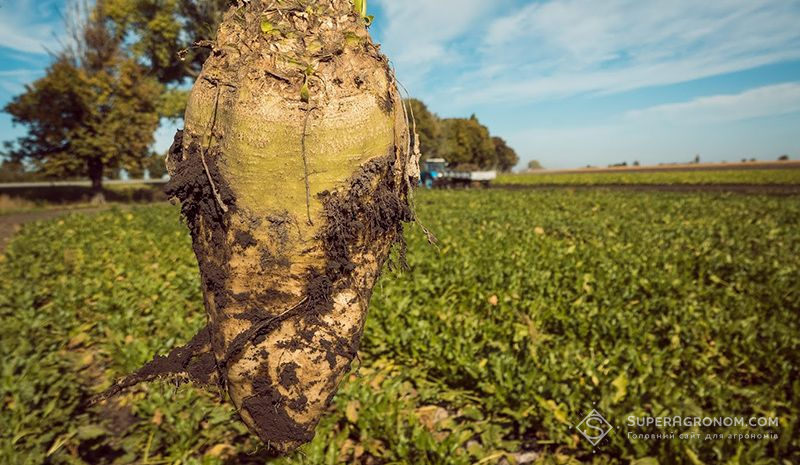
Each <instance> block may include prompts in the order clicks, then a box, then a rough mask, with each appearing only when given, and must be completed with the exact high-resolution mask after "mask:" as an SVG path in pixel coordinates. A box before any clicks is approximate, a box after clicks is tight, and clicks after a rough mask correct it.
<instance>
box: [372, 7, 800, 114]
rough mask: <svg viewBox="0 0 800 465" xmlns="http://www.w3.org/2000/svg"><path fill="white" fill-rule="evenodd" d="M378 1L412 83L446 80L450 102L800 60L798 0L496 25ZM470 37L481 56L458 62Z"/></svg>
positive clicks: (663, 80)
mask: <svg viewBox="0 0 800 465" xmlns="http://www.w3.org/2000/svg"><path fill="white" fill-rule="evenodd" d="M381 1H382V4H383V5H384V7H385V8H386V11H387V12H388V16H389V28H388V29H387V30H386V31H385V32H384V34H383V38H384V41H385V42H386V43H387V45H388V46H389V47H391V48H392V49H397V50H401V53H399V54H398V55H399V57H400V59H399V61H401V62H402V64H406V62H408V63H416V64H417V66H419V68H418V69H416V70H415V73H421V72H422V73H426V74H427V75H428V76H443V75H446V76H448V79H449V83H450V86H449V87H450V89H451V90H450V93H449V94H448V93H446V92H445V93H439V97H438V98H440V99H441V100H442V101H445V102H453V101H456V100H459V101H462V102H469V103H470V104H478V103H502V102H512V101H513V102H520V101H536V100H541V99H553V98H561V97H568V96H572V95H577V94H585V93H600V94H608V93H617V92H623V91H627V90H632V89H639V88H645V87H653V86H660V85H668V84H675V83H681V82H687V81H692V80H696V79H699V78H705V77H710V76H715V75H720V74H726V73H731V72H736V71H741V70H746V69H752V68H755V67H759V66H764V65H768V64H773V63H778V62H783V61H788V60H794V59H800V28H798V27H797V24H800V0H761V1H758V2H753V1H751V0H727V1H724V2H723V1H710V2H696V1H694V0H674V1H670V2H661V1H655V0H649V1H648V0H605V1H602V2H598V1H596V0H549V1H541V2H538V1H537V2H534V3H530V4H528V5H527V6H524V7H522V8H516V9H515V10H513V11H507V14H505V15H501V16H497V17H494V18H492V17H491V13H492V11H498V9H493V10H488V9H485V8H481V7H480V6H478V4H479V3H483V4H485V5H488V4H491V3H493V2H473V1H466V2H453V1H446V2H441V5H442V9H443V10H447V11H448V14H449V15H439V14H430V15H428V13H423V11H424V10H420V8H428V9H430V7H423V6H421V4H422V2H421V1H417V0H414V1H409V2H405V1H404V2H395V1H391V2H390V1H389V0H381ZM432 3H436V2H432ZM501 3H502V2H501ZM435 8H439V7H438V6H437V7H435ZM451 8H452V10H451ZM506 10H508V9H507V8H506ZM453 12H455V13H456V17H455V18H454V17H453V16H452V14H453ZM395 15H396V17H394V16H395ZM487 15H488V16H487ZM477 18H481V20H480V21H477ZM465 31H468V32H469V35H470V36H472V37H473V40H476V42H475V44H474V45H475V47H474V49H473V50H470V49H467V52H466V53H461V54H459V53H453V50H454V47H453V46H452V40H453V39H454V38H457V37H459V36H460V35H461V34H464V33H465ZM398 55H396V56H395V58H396V59H398V58H397V56H398ZM442 58H444V60H442ZM415 60H416V61H415ZM400 70H401V77H403V74H404V73H406V72H408V67H406V66H401V67H400Z"/></svg>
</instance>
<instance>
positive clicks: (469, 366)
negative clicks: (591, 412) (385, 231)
mask: <svg viewBox="0 0 800 465" xmlns="http://www.w3.org/2000/svg"><path fill="white" fill-rule="evenodd" d="M417 205H418V215H419V217H420V219H421V220H422V222H423V224H425V225H426V226H427V227H428V228H430V229H431V230H432V231H434V232H435V233H436V235H437V237H438V238H439V244H438V248H434V247H431V246H429V245H428V243H427V241H426V240H425V237H424V235H423V234H422V233H421V231H420V230H419V228H418V227H416V226H413V227H412V226H409V227H408V234H407V237H408V252H407V261H408V264H409V267H410V269H409V270H400V271H387V272H385V274H384V276H383V278H382V279H381V281H380V282H379V284H378V285H377V286H376V288H375V291H374V296H373V299H372V307H371V309H370V315H369V320H368V323H367V328H366V330H365V334H364V340H363V343H362V350H361V352H360V358H359V360H357V361H356V363H355V368H354V370H353V373H352V374H351V375H350V376H349V378H348V379H347V380H346V382H345V383H344V384H343V386H342V388H341V390H340V391H339V393H338V394H337V396H336V398H335V401H334V405H333V406H332V408H331V412H330V414H329V415H328V416H326V417H325V419H324V420H323V421H322V423H321V425H320V427H319V429H318V431H317V436H316V438H315V439H314V441H313V442H312V443H311V444H309V445H308V446H307V447H305V448H303V450H302V453H299V454H297V455H296V456H293V457H291V458H288V459H282V460H279V461H277V462H275V463H280V464H290V463H301V464H332V463H341V462H346V463H354V462H362V463H413V464H469V463H478V462H480V463H515V461H518V460H520V459H521V458H522V457H523V456H522V455H520V454H521V453H527V452H530V451H533V452H536V453H537V454H538V455H537V456H535V457H534V458H535V461H534V463H537V464H555V463H559V464H564V463H594V464H598V465H599V464H614V463H620V464H621V463H629V462H631V461H634V460H638V461H636V462H634V463H637V464H639V465H643V464H654V463H661V464H671V463H676V464H696V463H706V464H711V463H729V464H786V463H799V462H800V431H799V430H800V421H799V418H800V400H799V399H800V376H798V367H800V355H798V354H800V280H798V276H800V261H798V260H797V257H798V256H800V199H798V198H795V197H764V196H739V195H719V194H717V195H714V194H669V193H655V192H637V193H634V194H631V193H625V192H613V191H598V192H593V191H578V192H568V191H564V190H543V191H535V192H533V191H531V192H528V191H524V192H523V191H520V192H507V191H460V192H459V191H434V192H420V193H419V194H418V195H417ZM204 323H205V315H204V310H203V307H202V297H201V293H200V288H199V276H198V271H197V269H196V263H195V261H194V257H193V255H192V252H191V247H190V239H189V236H188V232H187V231H186V228H185V226H184V225H182V224H181V222H180V219H179V215H178V211H177V208H175V207H172V206H149V207H138V208H133V209H131V210H126V211H121V210H113V211H108V212H103V213H99V214H96V215H93V216H82V215H78V214H75V215H70V216H68V217H66V218H64V219H61V220H56V221H51V222H46V223H39V224H32V225H28V226H26V227H25V228H24V229H23V231H22V232H21V233H20V234H19V235H18V236H17V237H16V238H15V239H14V241H13V242H12V243H11V245H10V246H9V248H8V249H7V251H6V255H5V257H4V259H3V260H2V262H0V348H2V354H3V363H2V375H1V377H0V401H2V402H3V404H2V411H1V412H0V463H9V464H16V463H21V464H23V463H31V464H34V463H52V464H84V463H86V464H104V463H108V464H112V463H113V464H132V463H137V464H139V463H147V464H176V463H180V464H219V463H265V462H267V458H266V456H265V454H264V453H263V452H262V451H261V450H260V449H259V444H258V442H257V440H255V439H254V438H252V437H250V435H249V434H248V433H247V431H246V430H245V428H244V426H243V425H242V424H241V423H240V422H239V421H238V420H237V419H236V414H235V412H233V411H232V410H231V408H230V407H229V406H228V405H227V404H225V403H221V402H220V401H219V400H218V397H219V396H217V395H215V394H214V393H207V392H204V391H201V390H198V389H195V388H193V387H192V386H181V388H180V389H176V388H175V384H174V382H169V381H164V382H157V383H151V384H149V385H143V386H140V387H137V388H136V389H134V390H133V391H132V392H131V393H129V394H126V395H123V396H121V397H120V398H119V399H118V401H117V404H116V405H100V406H94V407H87V406H86V399H87V398H88V397H89V396H90V395H91V394H93V393H96V392H99V391H100V390H102V389H103V388H104V387H106V386H108V385H109V383H110V382H111V381H112V380H113V379H114V378H115V377H117V376H120V375H122V374H124V373H127V372H130V371H131V370H132V369H134V368H136V367H138V366H139V365H141V364H142V363H143V362H145V361H146V360H147V358H148V357H149V356H150V354H152V353H153V352H161V353H166V352H167V351H168V350H169V349H170V348H171V347H175V346H177V345H179V344H182V343H184V342H186V340H187V339H188V338H189V337H191V335H193V334H194V333H195V331H196V330H197V329H198V328H200V327H201V326H202V325H203V324H204ZM593 403H596V404H593ZM591 408H597V409H598V411H600V412H601V413H602V414H603V415H604V416H605V418H606V419H608V420H609V422H611V423H612V424H613V425H615V426H619V429H617V430H616V431H615V432H614V433H613V434H612V435H610V436H609V437H608V438H609V443H608V444H605V445H603V446H602V448H601V449H600V450H597V452H595V453H593V452H592V448H591V446H590V445H589V444H588V442H587V441H586V440H584V439H582V438H580V437H579V436H578V435H577V434H576V433H575V432H574V430H573V429H570V425H571V424H572V423H575V422H576V421H579V420H580V419H581V413H580V412H584V413H585V412H586V411H587V410H588V409H591ZM629 415H652V416H674V415H680V416H741V417H745V418H749V417H778V418H779V419H780V420H779V425H778V426H777V427H772V428H767V429H766V430H769V431H771V432H772V433H773V434H777V435H778V438H777V439H770V440H764V439H759V440H742V441H736V440H727V439H725V440H715V441H705V440H703V438H702V437H704V436H705V434H706V433H713V434H718V433H724V434H725V435H726V436H727V434H729V433H731V434H733V433H736V434H738V433H746V432H751V431H752V430H747V429H745V430H743V429H741V428H736V427H731V428H710V429H709V428H702V427H701V428H688V429H681V428H673V429H672V430H674V431H675V433H676V434H675V438H674V439H668V440H666V439H661V440H649V441H647V440H636V439H629V438H628V437H627V433H629V432H632V433H636V434H639V433H656V432H667V430H655V429H652V430H647V429H638V428H637V427H629V426H627V417H628V416H629ZM690 430H691V431H698V432H700V433H702V437H701V439H699V440H697V439H695V440H681V439H679V438H678V434H680V433H684V432H689V431H690ZM766 430H765V429H761V430H759V432H765V431H766ZM527 457H528V458H531V457H533V456H530V455H528V456H527Z"/></svg>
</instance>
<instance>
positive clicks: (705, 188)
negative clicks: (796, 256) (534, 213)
mask: <svg viewBox="0 0 800 465" xmlns="http://www.w3.org/2000/svg"><path fill="white" fill-rule="evenodd" d="M491 188H492V189H505V190H521V191H524V190H543V189H575V190H591V189H615V190H626V191H639V192H648V191H662V192H687V193H688V192H719V193H735V194H755V195H779V196H788V195H800V184H526V185H519V184H494V185H492V186H491Z"/></svg>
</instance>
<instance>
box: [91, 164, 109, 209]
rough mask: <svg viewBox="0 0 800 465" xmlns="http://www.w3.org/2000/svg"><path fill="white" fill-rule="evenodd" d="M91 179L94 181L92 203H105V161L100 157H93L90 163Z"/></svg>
mask: <svg viewBox="0 0 800 465" xmlns="http://www.w3.org/2000/svg"><path fill="white" fill-rule="evenodd" d="M88 168H89V179H91V181H92V199H91V203H93V204H101V203H105V201H106V196H105V194H104V193H103V162H102V161H101V160H100V159H98V158H92V159H91V160H89V163H88Z"/></svg>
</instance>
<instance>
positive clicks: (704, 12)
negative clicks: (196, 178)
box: [0, 0, 800, 168]
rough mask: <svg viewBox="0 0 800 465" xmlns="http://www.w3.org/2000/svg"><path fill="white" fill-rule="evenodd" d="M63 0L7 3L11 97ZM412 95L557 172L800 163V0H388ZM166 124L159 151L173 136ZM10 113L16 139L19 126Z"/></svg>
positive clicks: (392, 51) (3, 128)
mask: <svg viewBox="0 0 800 465" xmlns="http://www.w3.org/2000/svg"><path fill="white" fill-rule="evenodd" d="M62 5H63V0H44V1H42V0H40V1H33V0H17V1H15V2H13V3H11V2H10V1H9V0H0V44H2V45H0V104H3V105H4V104H5V103H6V102H7V101H8V100H9V99H10V98H11V97H12V96H13V95H14V94H16V93H19V92H20V91H21V90H22V89H23V86H24V84H25V83H27V82H31V81H32V80H34V79H36V78H37V77H39V76H41V75H42V72H43V69H44V68H45V67H46V66H47V64H48V62H49V56H48V55H47V53H46V49H51V50H52V49H57V48H58V40H57V37H58V36H59V35H60V34H62V29H63V28H62V26H61V24H62V22H61V17H60V15H59V13H58V9H59V7H61V6H62ZM369 7H370V13H371V14H374V15H375V16H376V22H375V24H374V26H373V28H372V34H373V37H375V38H376V40H377V41H379V42H380V43H381V44H382V48H383V50H384V52H385V53H386V54H387V55H388V56H389V57H390V58H391V59H392V62H393V63H394V65H395V67H396V69H397V74H398V78H399V79H400V81H401V82H402V83H403V85H404V86H405V88H406V89H408V92H409V94H410V95H412V96H415V97H418V98H421V99H422V100H424V101H425V102H426V103H427V104H428V106H429V108H430V109H431V110H432V111H434V112H435V113H438V114H439V115H440V116H444V117H448V116H468V115H470V114H472V113H475V114H477V115H478V117H479V118H480V120H481V121H482V122H483V123H484V124H486V125H487V126H489V129H490V130H491V131H492V133H494V134H496V135H499V136H501V137H504V138H505V139H507V140H508V142H509V143H510V145H511V146H512V147H514V148H515V149H516V150H517V152H518V154H519V155H520V158H521V159H522V160H523V163H524V162H526V161H527V160H530V159H538V160H540V161H541V162H542V164H543V165H545V166H546V167H549V168H566V167H577V166H585V165H587V164H591V165H598V166H602V165H606V164H610V163H617V162H622V161H627V162H628V163H631V162H633V161H634V160H638V161H640V162H641V163H643V164H649V163H659V162H676V161H688V160H691V159H692V158H694V155H695V154H700V156H701V158H702V159H703V160H704V161H721V160H727V161H735V160H739V159H741V158H744V157H747V158H752V157H755V158H758V159H763V160H774V159H775V158H777V157H778V156H779V155H781V154H783V153H788V154H790V155H791V156H792V158H794V159H797V158H800V27H798V24H800V0H760V1H755V2H754V1H752V0H725V1H722V0H707V1H705V2H696V1H689V0H672V1H669V2H664V1H655V0H604V1H602V2H598V1H596V0H550V1H521V0H493V1H486V0H437V1H435V2H431V1H422V0H403V1H399V0H372V1H371V2H370V4H369ZM173 129H174V128H173V127H164V128H162V129H161V130H160V131H159V133H158V136H157V139H158V142H157V148H158V149H164V148H165V147H167V146H168V145H169V142H170V141H171V133H172V132H173ZM21 131H22V129H21V128H13V127H12V126H11V122H10V118H9V117H8V115H5V114H3V115H0V140H8V139H12V138H14V137H15V136H16V135H19V134H20V132H21Z"/></svg>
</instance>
